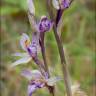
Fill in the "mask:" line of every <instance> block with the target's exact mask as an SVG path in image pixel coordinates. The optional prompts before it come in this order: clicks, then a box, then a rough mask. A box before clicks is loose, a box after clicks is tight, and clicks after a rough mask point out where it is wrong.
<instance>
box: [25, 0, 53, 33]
mask: <svg viewBox="0 0 96 96" xmlns="http://www.w3.org/2000/svg"><path fill="white" fill-rule="evenodd" d="M27 1H28V17H29V22H30V24H31V27H32V29H33V30H35V31H37V32H46V31H50V29H51V28H52V27H53V22H52V21H51V20H49V19H48V18H47V17H46V16H41V19H40V21H39V22H37V18H36V16H35V7H34V4H33V0H27Z"/></svg>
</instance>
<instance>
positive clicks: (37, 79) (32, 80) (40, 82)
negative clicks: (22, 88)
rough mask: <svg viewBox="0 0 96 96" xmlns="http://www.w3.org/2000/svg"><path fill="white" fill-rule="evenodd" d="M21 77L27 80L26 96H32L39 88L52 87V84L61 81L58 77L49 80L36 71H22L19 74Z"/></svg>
mask: <svg viewBox="0 0 96 96" xmlns="http://www.w3.org/2000/svg"><path fill="white" fill-rule="evenodd" d="M21 75H22V76H24V77H25V78H27V79H28V80H29V84H28V90H27V91H28V96H32V94H33V92H35V91H36V90H37V89H39V88H43V87H47V88H49V87H50V86H54V84H55V83H56V82H57V81H59V80H62V79H61V78H60V77H52V78H49V79H48V77H46V76H47V75H46V76H43V75H42V74H41V72H40V71H38V70H33V71H31V70H27V69H25V70H23V71H22V72H21Z"/></svg>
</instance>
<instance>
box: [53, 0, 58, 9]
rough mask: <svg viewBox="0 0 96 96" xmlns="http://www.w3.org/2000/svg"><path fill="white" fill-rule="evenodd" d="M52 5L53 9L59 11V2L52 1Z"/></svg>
mask: <svg viewBox="0 0 96 96" xmlns="http://www.w3.org/2000/svg"><path fill="white" fill-rule="evenodd" d="M52 4H53V6H54V8H56V9H60V6H59V1H58V0H52Z"/></svg>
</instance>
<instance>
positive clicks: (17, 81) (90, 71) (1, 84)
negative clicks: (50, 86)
mask: <svg viewBox="0 0 96 96" xmlns="http://www.w3.org/2000/svg"><path fill="white" fill-rule="evenodd" d="M34 1H35V7H36V16H37V17H38V18H40V16H42V15H47V16H48V12H47V11H46V10H47V9H46V0H34ZM95 4H96V2H95V0H74V2H73V4H72V5H71V7H70V8H69V9H68V10H66V11H65V12H64V14H63V22H64V25H63V27H62V32H61V39H62V41H63V44H64V48H65V49H66V51H65V53H66V59H67V62H68V63H69V69H70V74H71V78H72V81H73V84H74V83H75V82H79V83H80V85H81V86H80V87H81V88H82V90H83V91H84V92H86V94H87V95H88V96H95V92H96V91H95V90H96V78H95V75H96V70H95V68H96V61H95V60H96V56H95V51H96V49H95V48H96V47H95V39H96V22H95V16H96V14H95V11H96V6H95ZM0 6H1V10H0V13H1V14H0V22H1V27H0V54H1V57H0V60H1V61H0V94H1V96H27V84H28V82H27V80H26V79H25V78H22V77H21V76H20V74H19V73H20V71H21V70H22V69H23V68H30V69H36V68H37V67H36V66H35V64H32V63H33V62H32V63H31V62H30V63H29V64H26V65H20V66H17V67H16V68H14V69H11V70H10V69H9V66H10V65H11V63H12V62H14V61H15V60H17V59H18V58H15V57H12V55H11V54H13V53H14V52H19V51H21V48H20V45H19V39H20V36H21V34H22V33H23V32H25V33H27V34H28V35H30V37H31V33H32V32H31V28H30V24H29V21H28V17H27V13H26V10H27V4H26V0H1V1H0ZM53 10H54V13H56V12H55V9H53ZM45 44H46V56H47V62H48V65H49V66H50V72H51V75H60V76H62V72H61V66H60V58H59V53H58V49H57V45H56V41H55V38H54V34H53V32H52V31H51V32H48V33H46V41H45ZM40 58H41V55H40ZM41 59H42V58H41ZM45 90H46V89H40V90H38V91H37V92H36V93H34V95H33V96H49V93H48V92H47V91H45ZM64 90H65V88H64V83H63V81H61V82H58V84H57V85H56V96H65V95H64V94H65V91H64Z"/></svg>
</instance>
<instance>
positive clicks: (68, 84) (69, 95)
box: [47, 0, 72, 96]
mask: <svg viewBox="0 0 96 96" xmlns="http://www.w3.org/2000/svg"><path fill="white" fill-rule="evenodd" d="M50 5H51V6H52V4H51V0H48V2H47V7H48V8H47V9H48V12H49V15H50V18H51V19H52V20H53V21H54V22H55V19H54V15H53V11H52V10H51V6H50ZM53 31H54V35H55V39H56V42H57V46H58V50H59V54H60V59H61V66H62V72H63V75H64V76H63V77H64V83H65V87H66V92H67V96H72V92H71V80H70V78H69V77H70V76H69V71H68V66H67V63H66V60H65V53H64V49H63V45H62V42H61V39H60V37H59V35H58V34H57V33H58V32H57V27H56V23H55V24H54V26H53Z"/></svg>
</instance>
